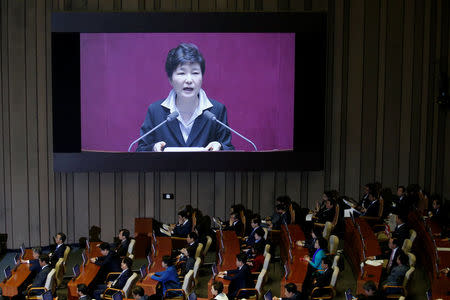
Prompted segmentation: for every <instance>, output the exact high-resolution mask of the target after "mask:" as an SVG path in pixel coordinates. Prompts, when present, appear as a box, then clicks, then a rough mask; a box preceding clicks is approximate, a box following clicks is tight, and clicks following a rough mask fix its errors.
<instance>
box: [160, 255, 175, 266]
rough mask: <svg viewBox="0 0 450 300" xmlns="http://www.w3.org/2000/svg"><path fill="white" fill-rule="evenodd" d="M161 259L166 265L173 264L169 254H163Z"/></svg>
mask: <svg viewBox="0 0 450 300" xmlns="http://www.w3.org/2000/svg"><path fill="white" fill-rule="evenodd" d="M162 261H163V262H164V263H165V264H166V265H167V266H168V267H170V266H172V265H173V260H172V257H170V255H164V256H163V258H162Z"/></svg>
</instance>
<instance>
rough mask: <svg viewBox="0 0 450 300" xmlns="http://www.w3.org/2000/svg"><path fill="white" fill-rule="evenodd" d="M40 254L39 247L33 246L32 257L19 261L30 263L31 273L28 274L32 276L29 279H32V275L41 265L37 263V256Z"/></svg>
mask: <svg viewBox="0 0 450 300" xmlns="http://www.w3.org/2000/svg"><path fill="white" fill-rule="evenodd" d="M41 254H42V249H41V247H36V248H33V259H30V260H23V259H22V260H21V261H20V262H21V263H23V264H30V266H29V268H30V271H31V274H30V276H31V277H32V278H31V279H33V278H34V276H36V274H37V273H39V272H40V271H41V266H40V264H39V256H41Z"/></svg>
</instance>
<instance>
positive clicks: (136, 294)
mask: <svg viewBox="0 0 450 300" xmlns="http://www.w3.org/2000/svg"><path fill="white" fill-rule="evenodd" d="M131 294H132V295H133V299H135V300H148V296H147V295H145V291H144V289H143V288H142V287H141V286H135V287H134V289H133V290H132V291H131Z"/></svg>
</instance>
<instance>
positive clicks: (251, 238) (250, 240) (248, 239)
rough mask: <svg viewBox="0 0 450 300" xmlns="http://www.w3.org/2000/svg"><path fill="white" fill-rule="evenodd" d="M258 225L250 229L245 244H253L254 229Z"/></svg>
mask: <svg viewBox="0 0 450 300" xmlns="http://www.w3.org/2000/svg"><path fill="white" fill-rule="evenodd" d="M259 227H261V226H259ZM259 227H256V228H255V229H252V231H251V232H250V234H249V235H248V237H247V246H251V245H253V244H254V243H255V231H256V229H258V228H259Z"/></svg>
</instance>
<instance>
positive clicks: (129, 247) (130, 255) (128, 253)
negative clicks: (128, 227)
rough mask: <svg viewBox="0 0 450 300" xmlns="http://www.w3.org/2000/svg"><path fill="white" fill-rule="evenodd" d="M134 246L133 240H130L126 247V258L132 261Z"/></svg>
mask: <svg viewBox="0 0 450 300" xmlns="http://www.w3.org/2000/svg"><path fill="white" fill-rule="evenodd" d="M135 244H136V240H135V239H131V240H130V244H129V245H128V250H127V256H128V257H129V258H131V259H134V245H135Z"/></svg>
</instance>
